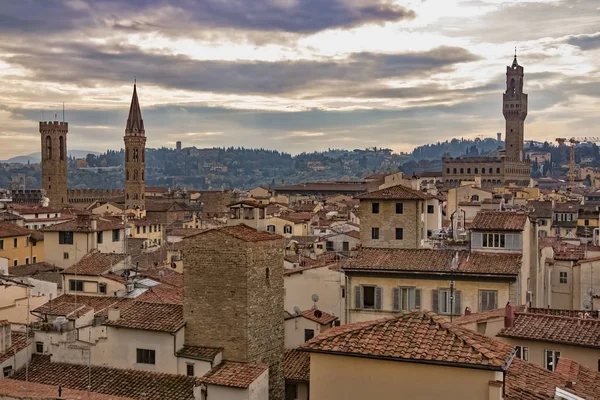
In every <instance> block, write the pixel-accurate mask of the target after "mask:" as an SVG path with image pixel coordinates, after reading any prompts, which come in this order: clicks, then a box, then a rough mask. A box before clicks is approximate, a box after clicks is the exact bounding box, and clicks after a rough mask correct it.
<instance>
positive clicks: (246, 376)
mask: <svg viewBox="0 0 600 400" xmlns="http://www.w3.org/2000/svg"><path fill="white" fill-rule="evenodd" d="M267 369H268V366H267V365H264V364H245V363H238V362H230V361H224V362H222V363H221V364H219V365H218V366H216V367H215V368H213V369H212V370H210V371H209V372H208V373H207V374H206V375H204V376H203V377H202V378H200V379H198V381H199V382H200V383H204V384H207V385H217V386H229V387H235V388H241V389H245V388H247V387H248V386H250V384H251V383H252V382H254V381H255V380H256V379H257V378H258V377H259V376H260V375H261V374H262V373H263V372H265V371H266V370H267Z"/></svg>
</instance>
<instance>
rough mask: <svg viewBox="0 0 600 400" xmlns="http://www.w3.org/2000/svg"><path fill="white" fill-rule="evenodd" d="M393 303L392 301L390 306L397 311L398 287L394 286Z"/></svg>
mask: <svg viewBox="0 0 600 400" xmlns="http://www.w3.org/2000/svg"><path fill="white" fill-rule="evenodd" d="M393 303H394V304H393V306H392V309H393V311H399V310H400V288H397V287H395V288H394V301H393Z"/></svg>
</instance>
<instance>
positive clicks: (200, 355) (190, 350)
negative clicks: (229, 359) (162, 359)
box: [177, 346, 223, 362]
mask: <svg viewBox="0 0 600 400" xmlns="http://www.w3.org/2000/svg"><path fill="white" fill-rule="evenodd" d="M222 352H223V349H221V348H218V347H201V346H183V347H182V348H181V350H179V351H178V352H177V357H185V358H192V359H194V360H203V361H210V362H213V360H214V359H215V357H216V356H217V355H218V354H219V353H222Z"/></svg>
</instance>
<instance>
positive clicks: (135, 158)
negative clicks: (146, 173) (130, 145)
mask: <svg viewBox="0 0 600 400" xmlns="http://www.w3.org/2000/svg"><path fill="white" fill-rule="evenodd" d="M133 161H135V162H137V161H138V149H137V148H136V149H133Z"/></svg>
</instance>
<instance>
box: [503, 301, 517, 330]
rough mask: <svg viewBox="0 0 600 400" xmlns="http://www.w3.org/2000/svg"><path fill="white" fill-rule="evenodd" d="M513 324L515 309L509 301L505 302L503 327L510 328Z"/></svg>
mask: <svg viewBox="0 0 600 400" xmlns="http://www.w3.org/2000/svg"><path fill="white" fill-rule="evenodd" d="M514 324H515V311H514V310H513V308H512V306H511V305H510V301H509V302H508V303H506V308H505V309H504V327H505V328H512V327H513V325H514Z"/></svg>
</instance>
